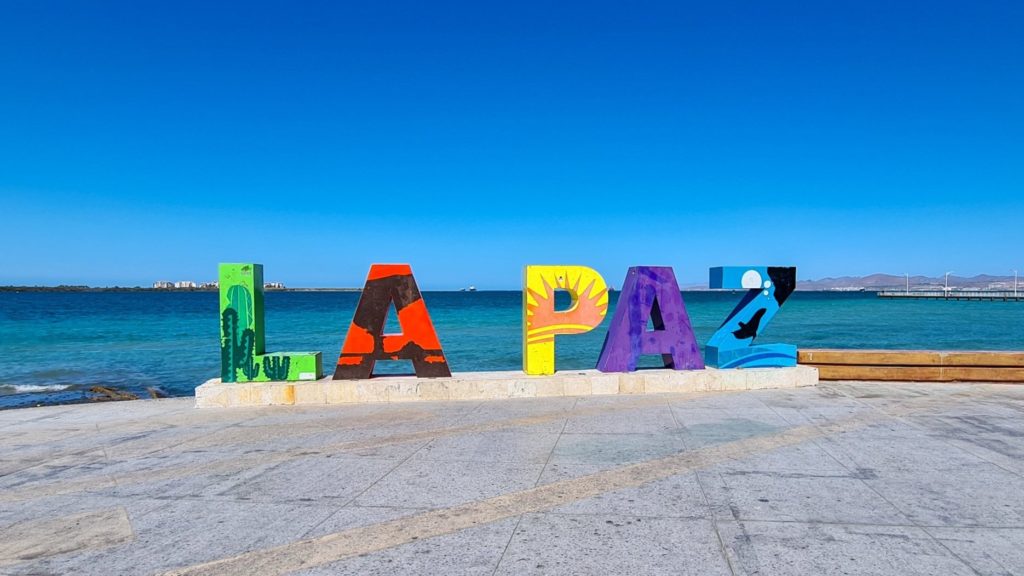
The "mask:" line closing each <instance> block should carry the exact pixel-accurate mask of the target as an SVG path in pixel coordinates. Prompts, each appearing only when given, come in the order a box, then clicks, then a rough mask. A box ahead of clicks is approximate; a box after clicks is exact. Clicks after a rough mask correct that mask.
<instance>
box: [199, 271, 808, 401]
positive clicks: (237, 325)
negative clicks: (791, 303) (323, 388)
mask: <svg viewBox="0 0 1024 576" xmlns="http://www.w3.org/2000/svg"><path fill="white" fill-rule="evenodd" d="M219 277H220V350H221V381H222V382H267V381H297V380H318V379H320V378H321V377H322V376H323V367H322V359H321V356H320V353H319V352H277V353H267V352H266V350H265V335H266V330H265V325H264V306H263V266H262V265H260V264H221V265H220V274H219ZM709 285H710V287H711V288H729V289H746V293H745V294H744V296H743V298H742V300H740V302H739V304H737V305H736V307H735V308H734V309H733V311H732V312H731V313H730V314H729V316H728V317H726V319H725V321H724V322H722V325H721V327H719V328H718V330H717V331H715V333H714V334H713V335H712V336H711V338H710V339H709V340H708V342H707V343H706V346H705V347H704V348H705V353H704V356H703V357H702V356H701V354H700V349H699V348H698V346H697V339H696V337H695V336H694V334H693V327H692V326H691V324H690V317H689V315H688V314H687V312H686V303H685V302H684V300H683V296H682V293H681V292H680V290H679V284H678V283H677V282H676V278H675V274H674V273H673V272H672V268H670V267H667V266H634V267H631V268H630V269H629V271H628V272H627V273H626V279H625V281H624V282H623V284H622V292H621V294H620V295H619V300H618V304H617V305H616V307H615V312H614V314H613V316H612V320H611V323H610V325H609V326H608V332H607V334H606V335H605V339H604V345H603V346H602V348H601V355H600V357H599V359H598V361H597V369H598V370H600V371H602V372H631V371H633V370H636V367H637V360H638V359H639V358H640V356H642V355H646V354H654V355H660V356H661V357H662V360H663V361H664V364H665V367H666V368H672V369H675V370H702V369H703V368H704V367H705V365H710V366H714V367H718V368H748V367H764V366H794V365H796V346H794V345H792V344H758V345H754V344H753V342H754V339H755V338H757V335H758V334H760V333H761V332H762V331H763V330H764V327H765V326H766V325H767V324H768V322H769V321H771V319H772V317H773V316H775V314H776V313H777V312H778V311H779V308H781V307H782V305H783V304H784V303H785V302H786V299H787V298H788V297H789V295H790V294H792V293H793V290H794V288H795V287H796V268H794V267H783V266H722V267H717V268H711V270H710V274H709ZM557 290H564V291H566V292H568V293H569V296H570V298H571V300H572V301H571V305H570V307H569V308H568V309H566V310H555V292H556V291H557ZM391 305H394V307H395V310H396V312H397V315H398V324H399V326H400V327H401V330H402V331H401V332H400V333H397V334H386V333H385V332H384V326H385V323H386V321H387V315H388V309H389V307H390V306H391ZM607 313H608V285H607V284H606V283H605V281H604V278H602V277H601V275H600V274H598V272H597V271H596V270H594V269H593V268H588V267H586V266H526V267H524V268H523V371H524V372H526V373H527V374H536V375H540V374H554V372H555V336H557V335H568V334H581V333H583V332H589V331H591V330H593V329H594V328H596V327H597V326H598V325H599V324H600V323H601V322H602V321H603V320H604V318H605V316H606V315H607ZM648 323H650V324H651V325H652V326H653V328H654V329H653V330H648V329H647V326H648ZM378 360H409V361H411V362H412V365H413V368H414V369H415V371H416V376H418V377H421V378H437V377H446V376H451V370H450V369H449V368H448V360H447V359H446V358H445V354H444V349H443V348H442V346H441V340H440V338H438V335H437V331H435V330H434V325H433V323H432V322H431V321H430V314H429V312H428V311H427V305H426V302H424V300H423V296H422V295H421V294H420V291H419V288H418V287H417V286H416V280H415V278H413V275H412V269H411V268H410V266H409V265H408V264H374V265H372V266H371V267H370V273H369V275H368V276H367V278H366V284H365V285H364V286H363V291H362V295H361V296H360V298H359V303H358V304H357V305H356V310H355V314H354V315H353V317H352V323H351V325H350V326H349V329H348V333H347V334H346V336H345V341H344V344H343V345H342V348H341V354H340V355H339V356H338V362H337V365H336V367H335V370H334V379H335V380H343V379H361V378H370V377H371V376H372V375H373V368H374V364H375V363H376V362H377V361H378Z"/></svg>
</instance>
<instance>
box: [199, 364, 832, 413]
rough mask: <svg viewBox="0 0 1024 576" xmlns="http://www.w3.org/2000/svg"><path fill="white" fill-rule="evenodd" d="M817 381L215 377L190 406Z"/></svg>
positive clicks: (801, 371) (630, 375) (807, 369)
mask: <svg viewBox="0 0 1024 576" xmlns="http://www.w3.org/2000/svg"><path fill="white" fill-rule="evenodd" d="M817 383H818V369H817V368H814V367H811V366H794V367H792V368H747V369H730V370H716V369H714V368H707V369H705V370H667V369H659V370H639V371H637V372H627V373H616V374H605V373H603V372H598V371H597V370H582V371H565V372H558V373H557V374H555V375H553V376H527V375H526V374H523V373H522V372H518V371H507V372H461V373H458V374H455V375H453V376H452V377H451V378H416V377H415V376H379V377H375V378H371V379H369V380H331V379H330V378H324V379H322V380H316V381H314V382H246V383H228V384H224V383H222V382H221V381H220V379H219V378H215V379H213V380H208V381H207V382H206V383H204V384H203V385H202V386H199V387H198V388H196V407H198V408H209V407H221V408H225V407H230V406H272V405H306V406H308V405H318V404H354V403H361V402H416V401H423V400H493V399H501V398H538V397H550V396H590V395H600V394H659V393H672V392H676V393H679V392H715V391H725V390H756V389H763V388H796V387H799V386H814V385H815V384H817Z"/></svg>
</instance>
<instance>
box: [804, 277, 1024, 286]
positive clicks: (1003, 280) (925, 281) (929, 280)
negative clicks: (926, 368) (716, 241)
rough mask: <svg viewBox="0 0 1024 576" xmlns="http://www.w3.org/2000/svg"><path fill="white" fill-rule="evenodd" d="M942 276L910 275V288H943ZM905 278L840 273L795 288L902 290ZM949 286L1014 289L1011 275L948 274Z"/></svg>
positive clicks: (1019, 283) (1020, 283)
mask: <svg viewBox="0 0 1024 576" xmlns="http://www.w3.org/2000/svg"><path fill="white" fill-rule="evenodd" d="M1022 280H1024V278H1019V279H1018V289H1021V290H1024V282H1022ZM944 285H945V279H944V277H943V276H936V277H931V276H911V277H910V289H911V290H915V289H917V290H922V289H925V288H942V287H943V286H944ZM906 287H907V277H906V276H897V275H893V274H871V275H870V276H840V277H838V278H822V279H820V280H799V279H798V280H797V285H796V289H797V290H861V289H864V290H886V289H905V288H906ZM949 287H950V288H957V289H970V290H1013V276H991V275H989V274H979V275H977V276H971V277H969V278H965V277H963V276H954V275H952V274H950V276H949Z"/></svg>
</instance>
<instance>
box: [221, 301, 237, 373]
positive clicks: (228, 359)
mask: <svg viewBox="0 0 1024 576" xmlns="http://www.w3.org/2000/svg"><path fill="white" fill-rule="evenodd" d="M220 325H221V332H220V380H221V382H235V381H237V380H238V378H237V376H236V372H235V370H236V369H237V368H238V357H237V355H238V312H235V311H234V310H233V309H231V308H225V309H224V311H223V312H221V313H220Z"/></svg>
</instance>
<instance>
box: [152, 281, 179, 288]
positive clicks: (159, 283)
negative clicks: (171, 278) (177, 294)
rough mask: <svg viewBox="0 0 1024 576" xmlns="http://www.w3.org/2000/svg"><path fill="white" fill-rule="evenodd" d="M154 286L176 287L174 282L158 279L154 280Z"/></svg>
mask: <svg viewBox="0 0 1024 576" xmlns="http://www.w3.org/2000/svg"><path fill="white" fill-rule="evenodd" d="M153 288H174V282H168V281H167V280H157V281H156V282H153Z"/></svg>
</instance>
